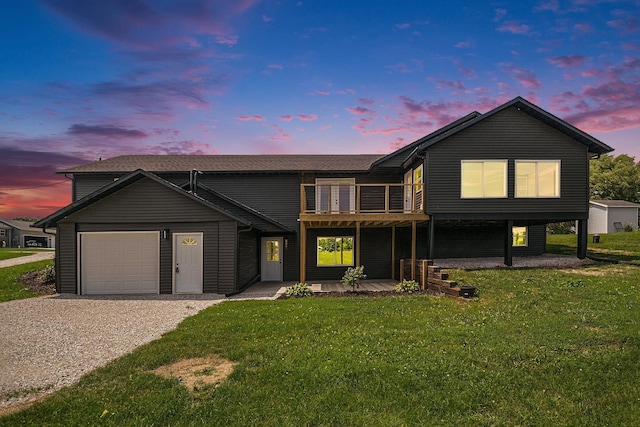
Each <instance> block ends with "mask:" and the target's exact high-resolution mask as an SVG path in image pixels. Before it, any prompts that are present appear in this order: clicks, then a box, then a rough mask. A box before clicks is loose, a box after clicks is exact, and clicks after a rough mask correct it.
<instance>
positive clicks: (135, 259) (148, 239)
mask: <svg viewBox="0 0 640 427" xmlns="http://www.w3.org/2000/svg"><path fill="white" fill-rule="evenodd" d="M159 255H160V249H159V235H158V233H157V232H122V233H81V259H80V269H81V286H82V293H83V294H139V293H154V294H156V293H158V285H159Z"/></svg>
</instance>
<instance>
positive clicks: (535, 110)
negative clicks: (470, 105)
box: [417, 96, 613, 154]
mask: <svg viewBox="0 0 640 427" xmlns="http://www.w3.org/2000/svg"><path fill="white" fill-rule="evenodd" d="M511 107H515V108H518V109H519V110H521V111H523V112H525V113H527V114H529V115H530V116H531V117H534V118H536V119H538V120H540V121H542V122H544V123H546V124H547V125H549V126H551V127H553V128H554V129H556V130H558V131H560V132H562V133H564V134H565V135H567V136H569V137H571V138H573V139H575V140H576V141H578V142H580V143H582V144H584V145H586V146H587V148H588V149H589V153H593V154H604V153H609V152H611V151H613V148H611V147H609V146H608V145H607V144H605V143H604V142H602V141H600V140H598V139H596V138H594V137H593V136H591V135H589V134H588V133H586V132H583V131H581V130H580V129H578V128H576V127H574V126H573V125H571V124H569V123H567V122H565V121H564V120H562V119H559V118H558V117H556V116H554V115H553V114H551V113H549V112H547V111H545V110H543V109H542V108H540V107H538V106H537V105H534V104H532V103H530V102H529V101H527V100H526V99H524V98H522V97H519V96H518V97H516V98H514V99H512V100H511V101H509V102H506V103H504V104H502V105H501V106H499V107H497V108H494V109H493V110H491V111H489V112H488V113H485V114H481V115H479V116H477V117H475V118H473V119H471V120H468V121H466V122H464V123H462V124H461V125H459V126H458V127H456V128H455V129H452V130H451V132H448V133H443V134H439V135H436V136H435V137H431V138H428V139H426V140H425V141H424V142H423V143H422V144H421V145H420V146H419V147H418V149H417V151H423V150H425V149H427V148H429V147H430V146H432V145H433V144H436V143H438V142H440V141H442V140H443V139H445V138H447V137H449V136H451V135H453V134H455V133H457V132H460V131H462V130H464V129H466V128H468V127H470V126H473V125H474V124H476V123H478V122H479V121H481V120H484V119H486V118H489V117H491V116H493V115H494V114H497V113H499V112H501V111H504V110H506V109H507V108H511Z"/></svg>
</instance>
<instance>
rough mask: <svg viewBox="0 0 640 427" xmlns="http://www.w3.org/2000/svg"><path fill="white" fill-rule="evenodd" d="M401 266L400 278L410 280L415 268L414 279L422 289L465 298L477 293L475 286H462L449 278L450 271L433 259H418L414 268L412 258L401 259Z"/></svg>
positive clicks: (399, 270)
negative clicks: (435, 262) (443, 268)
mask: <svg viewBox="0 0 640 427" xmlns="http://www.w3.org/2000/svg"><path fill="white" fill-rule="evenodd" d="M399 267H400V268H399V269H398V272H399V274H400V277H399V280H400V281H402V280H410V279H411V276H412V270H413V275H414V280H415V281H416V282H418V284H419V285H420V289H421V290H425V289H429V290H432V291H436V292H441V293H443V294H446V295H451V296H455V297H463V298H472V297H473V296H474V295H475V292H476V287H475V286H460V285H458V283H457V282H456V281H454V280H449V273H447V272H446V271H443V270H442V268H440V267H439V266H437V265H433V260H430V259H419V260H416V264H415V266H414V268H412V266H411V260H410V259H401V260H400V266H399Z"/></svg>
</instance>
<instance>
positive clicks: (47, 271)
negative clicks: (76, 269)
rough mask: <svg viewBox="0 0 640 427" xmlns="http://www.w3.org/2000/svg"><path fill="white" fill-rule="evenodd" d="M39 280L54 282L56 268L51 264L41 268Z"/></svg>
mask: <svg viewBox="0 0 640 427" xmlns="http://www.w3.org/2000/svg"><path fill="white" fill-rule="evenodd" d="M40 280H41V281H43V282H44V283H49V282H54V281H55V280H56V268H55V267H54V266H53V265H47V266H46V267H45V268H43V269H42V273H41V274H40Z"/></svg>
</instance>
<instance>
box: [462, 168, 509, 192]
mask: <svg viewBox="0 0 640 427" xmlns="http://www.w3.org/2000/svg"><path fill="white" fill-rule="evenodd" d="M461 170H462V176H461V188H460V196H461V197H462V198H483V197H487V198H489V197H495V198H499V197H507V161H506V160H463V161H462V165H461Z"/></svg>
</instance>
